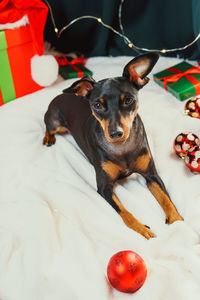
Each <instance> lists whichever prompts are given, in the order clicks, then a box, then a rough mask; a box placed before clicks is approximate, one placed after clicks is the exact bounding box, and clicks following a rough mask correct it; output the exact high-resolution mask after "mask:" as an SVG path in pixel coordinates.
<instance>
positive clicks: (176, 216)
mask: <svg viewBox="0 0 200 300" xmlns="http://www.w3.org/2000/svg"><path fill="white" fill-rule="evenodd" d="M176 221H184V219H183V218H182V217H181V215H179V213H178V212H177V211H175V212H172V213H171V214H170V215H169V216H166V220H165V223H166V224H172V223H174V222H176Z"/></svg>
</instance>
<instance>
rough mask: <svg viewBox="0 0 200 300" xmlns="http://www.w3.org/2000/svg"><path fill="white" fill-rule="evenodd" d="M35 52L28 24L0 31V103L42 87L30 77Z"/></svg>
mask: <svg viewBox="0 0 200 300" xmlns="http://www.w3.org/2000/svg"><path fill="white" fill-rule="evenodd" d="M35 54H37V52H36V49H35V47H34V44H33V40H32V35H31V31H30V25H26V26H22V27H19V28H15V29H7V30H4V31H0V65H1V68H0V105H3V104H4V103H7V102H9V101H11V100H14V99H15V98H18V97H22V96H24V95H27V94H30V93H32V92H35V91H37V90H39V89H41V88H42V87H41V86H40V85H38V84H37V83H36V82H34V81H33V79H32V77H31V58H32V57H33V56H34V55H35Z"/></svg>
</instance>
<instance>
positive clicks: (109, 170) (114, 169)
mask: <svg viewBox="0 0 200 300" xmlns="http://www.w3.org/2000/svg"><path fill="white" fill-rule="evenodd" d="M102 168H103V170H104V172H106V174H108V176H109V177H110V178H111V179H112V180H115V179H117V178H118V176H119V174H120V172H121V171H122V167H120V166H119V165H117V164H115V163H113V162H111V161H105V162H103V163H102Z"/></svg>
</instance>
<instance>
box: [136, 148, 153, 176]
mask: <svg viewBox="0 0 200 300" xmlns="http://www.w3.org/2000/svg"><path fill="white" fill-rule="evenodd" d="M150 160H151V155H150V153H149V152H148V153H146V154H142V155H140V156H139V157H138V158H137V160H136V161H135V162H134V169H136V170H140V171H146V170H147V168H148V166H149V162H150Z"/></svg>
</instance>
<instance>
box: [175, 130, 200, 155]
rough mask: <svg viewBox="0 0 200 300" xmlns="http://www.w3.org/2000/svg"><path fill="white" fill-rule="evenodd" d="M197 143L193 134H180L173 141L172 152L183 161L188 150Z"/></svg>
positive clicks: (197, 139) (197, 140) (196, 138)
mask: <svg viewBox="0 0 200 300" xmlns="http://www.w3.org/2000/svg"><path fill="white" fill-rule="evenodd" d="M198 142H199V138H198V137H197V136H196V135H195V134H194V133H191V132H188V133H180V134H179V135H177V137H176V138H175V140H174V150H175V152H176V154H177V155H178V156H180V157H181V158H183V159H184V158H185V156H186V154H187V152H188V150H189V149H191V148H193V147H195V146H196V145H197V143H198Z"/></svg>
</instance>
